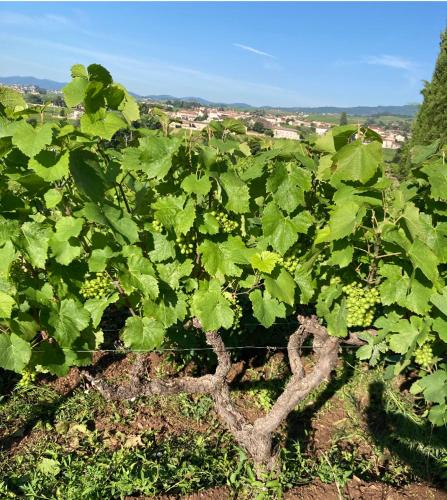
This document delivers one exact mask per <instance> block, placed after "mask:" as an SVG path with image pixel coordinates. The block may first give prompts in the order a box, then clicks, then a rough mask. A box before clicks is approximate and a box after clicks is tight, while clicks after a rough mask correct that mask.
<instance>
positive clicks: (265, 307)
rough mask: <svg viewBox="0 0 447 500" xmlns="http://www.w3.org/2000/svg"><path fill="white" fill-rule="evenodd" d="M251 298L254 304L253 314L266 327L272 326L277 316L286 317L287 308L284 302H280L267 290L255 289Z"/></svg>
mask: <svg viewBox="0 0 447 500" xmlns="http://www.w3.org/2000/svg"><path fill="white" fill-rule="evenodd" d="M249 298H250V300H251V303H252V306H253V314H254V316H255V318H256V319H257V320H259V322H260V323H261V325H262V326H264V327H265V328H270V327H271V326H272V325H273V323H274V322H275V319H276V318H285V316H286V308H285V306H284V304H282V303H280V302H278V300H276V299H275V298H273V297H271V296H270V294H269V293H268V292H267V291H265V292H264V294H262V293H261V291H260V290H254V291H253V292H251V293H250V295H249Z"/></svg>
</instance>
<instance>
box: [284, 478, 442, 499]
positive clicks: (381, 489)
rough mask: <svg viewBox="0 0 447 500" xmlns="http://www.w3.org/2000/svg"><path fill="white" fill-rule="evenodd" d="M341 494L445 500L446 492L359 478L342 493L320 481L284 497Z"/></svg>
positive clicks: (359, 497)
mask: <svg viewBox="0 0 447 500" xmlns="http://www.w3.org/2000/svg"><path fill="white" fill-rule="evenodd" d="M340 493H341V494H342V495H344V497H345V498H348V499H349V500H400V499H405V500H407V499H408V500H410V499H414V500H445V499H447V493H446V492H445V491H441V490H438V489H436V488H432V487H430V486H427V485H425V484H417V483H415V484H410V485H407V486H404V487H402V488H394V487H392V486H389V485H386V484H383V483H367V482H365V481H362V480H360V479H358V478H354V479H352V480H351V481H350V482H349V483H348V484H347V486H346V487H345V488H344V490H343V489H341V490H340V491H339V490H338V489H337V486H336V485H335V484H326V483H323V482H321V481H319V480H317V481H314V482H312V483H311V484H308V485H306V486H301V487H298V488H293V489H292V490H290V491H288V492H287V493H286V494H285V495H284V499H285V500H291V499H295V498H299V499H302V500H321V499H323V498H324V500H340Z"/></svg>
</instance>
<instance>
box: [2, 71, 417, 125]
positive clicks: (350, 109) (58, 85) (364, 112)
mask: <svg viewBox="0 0 447 500" xmlns="http://www.w3.org/2000/svg"><path fill="white" fill-rule="evenodd" d="M2 83H3V84H5V85H12V84H19V85H36V86H37V87H39V88H42V89H45V90H50V91H51V90H61V89H62V88H63V87H64V86H65V85H66V83H64V82H56V81H54V80H49V79H45V78H36V77H34V76H0V84H2ZM132 95H134V96H135V97H136V98H138V99H152V100H154V101H169V100H174V101H186V102H197V103H199V104H202V105H203V106H214V107H226V108H238V109H247V110H255V109H263V110H272V111H273V110H277V111H285V112H293V113H299V112H302V113H317V114H321V113H323V114H324V113H328V114H338V113H343V112H345V113H347V114H350V115H358V116H374V115H387V114H389V115H401V116H410V117H411V116H415V114H416V113H417V111H418V109H419V104H404V105H400V106H396V105H380V106H315V107H312V106H253V105H251V104H246V103H242V102H236V103H223V102H213V101H209V100H207V99H204V98H203V97H175V96H172V95H169V94H150V95H146V96H140V95H137V94H133V93H132Z"/></svg>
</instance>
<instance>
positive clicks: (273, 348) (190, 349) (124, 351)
mask: <svg viewBox="0 0 447 500" xmlns="http://www.w3.org/2000/svg"><path fill="white" fill-rule="evenodd" d="M339 347H340V348H341V349H357V348H359V347H361V346H357V345H349V344H347V345H341V346H339ZM287 348H288V347H287V346H270V345H267V346H259V345H243V346H230V347H225V348H224V349H222V351H238V350H244V349H251V350H254V349H263V350H266V351H280V350H285V349H287ZM60 349H61V350H62V351H70V352H76V353H80V354H81V353H95V352H105V353H119V354H130V353H140V354H141V353H149V352H156V353H162V352H199V351H215V349H214V348H213V347H176V348H170V347H167V348H158V349H70V348H69V347H61V348H60ZM301 349H307V350H309V349H313V347H312V346H310V345H308V346H306V345H304V346H301V347H300V350H301ZM7 350H8V349H7V348H6V349H0V351H7ZM33 352H37V353H45V351H38V350H33Z"/></svg>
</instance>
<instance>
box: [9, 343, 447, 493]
mask: <svg viewBox="0 0 447 500" xmlns="http://www.w3.org/2000/svg"><path fill="white" fill-rule="evenodd" d="M146 358H147V372H148V375H149V376H151V377H158V376H160V372H162V373H163V374H166V375H171V376H172V375H174V376H182V375H184V374H188V375H190V374H192V373H193V372H195V371H196V367H194V366H192V365H188V366H186V367H185V368H184V369H183V370H182V371H181V372H180V373H176V372H175V369H174V368H172V366H171V368H170V367H169V364H168V363H166V360H165V358H164V357H163V356H160V355H158V354H156V353H151V354H149V355H147V356H146ZM272 358H273V359H272ZM272 358H271V359H270V360H269V363H267V364H266V365H265V366H263V367H259V366H256V367H254V368H251V375H249V372H248V371H247V368H248V367H250V366H255V365H256V364H255V363H253V362H246V361H241V362H239V363H235V364H234V365H233V367H232V369H231V371H230V374H229V377H228V379H229V380H231V381H232V382H233V385H234V386H235V387H236V388H238V387H239V388H240V387H243V386H244V385H245V384H246V385H247V386H248V387H249V386H250V384H256V383H259V382H260V381H261V382H262V381H263V380H264V381H265V380H266V379H269V378H275V377H278V376H280V375H284V369H283V366H284V355H283V354H282V353H280V354H275V355H274V356H272ZM135 359H136V356H135V355H132V354H130V355H128V356H123V355H116V354H113V355H112V354H107V353H97V354H95V358H94V365H93V366H92V367H90V368H88V370H89V371H90V373H93V374H95V375H98V376H101V377H103V378H104V379H105V380H107V381H109V382H111V383H126V380H127V379H128V376H129V372H130V371H131V370H132V366H133V364H134V363H135ZM41 383H45V384H47V385H48V386H50V387H52V388H53V389H55V390H56V391H57V392H58V393H59V394H60V395H62V396H68V395H70V394H71V393H72V392H73V391H74V389H75V388H76V387H78V386H79V385H80V384H84V383H85V381H84V379H83V377H82V373H81V370H80V369H78V368H72V369H71V370H70V372H69V373H68V374H67V375H66V376H65V377H60V378H50V377H48V378H43V379H42V380H41ZM86 387H88V386H86ZM248 400H249V398H247V397H246V395H244V393H243V391H240V392H239V395H237V396H236V402H237V404H239V405H241V411H242V412H243V413H244V414H245V415H246V417H247V418H248V419H249V420H254V419H255V418H257V417H259V416H261V415H263V413H264V412H263V411H262V410H260V409H259V408H257V407H256V406H255V405H253V402H251V403H250V402H249V401H248ZM368 402H369V401H368V397H367V395H365V396H364V397H360V399H359V410H360V411H362V410H364V409H365V408H366V407H367V405H368ZM160 404H161V403H159V402H158V401H157V400H155V401H153V402H151V404H140V405H139V406H138V409H137V411H136V412H135V415H134V417H133V419H132V420H131V421H130V422H128V423H126V425H122V424H119V423H117V422H113V421H111V420H110V418H109V416H108V415H107V412H106V411H105V412H104V414H98V415H95V416H92V417H93V419H94V421H93V425H94V427H95V428H96V429H97V430H98V431H100V432H102V433H103V436H104V438H105V441H107V444H106V446H107V447H108V448H110V449H111V450H114V449H118V448H119V447H120V446H122V445H123V442H125V444H124V446H127V443H129V446H134V445H138V442H139V440H140V435H141V433H142V432H143V431H148V430H155V431H157V434H160V435H163V434H165V433H166V434H170V435H180V434H182V433H185V432H191V431H195V432H198V433H204V432H207V431H209V428H210V426H209V423H210V419H209V418H207V419H203V420H201V421H196V420H193V419H191V418H188V417H186V416H182V415H179V413H178V412H175V413H174V412H172V413H171V412H166V411H160V409H161V407H160ZM117 405H118V408H119V411H120V412H121V411H122V412H125V411H127V410H126V408H125V406H124V404H123V405H121V403H117ZM317 410H320V408H317V407H316V402H315V401H310V402H308V404H307V405H306V407H305V408H304V410H303V411H301V412H297V413H296V414H295V415H292V416H291V421H290V422H288V424H289V430H290V428H292V430H293V427H295V428H300V429H301V431H298V434H299V432H302V429H303V428H306V427H307V430H308V431H309V432H308V433H307V436H306V437H305V440H307V442H306V446H307V453H310V454H311V455H314V456H319V455H320V454H321V453H323V452H326V451H328V450H329V449H330V447H331V446H332V445H333V443H334V439H336V435H337V432H338V431H339V429H340V428H342V427H343V425H345V423H346V421H347V420H349V416H348V415H347V414H346V410H345V406H344V403H343V401H341V400H340V399H338V398H337V397H336V396H334V397H331V399H330V405H328V406H327V407H325V408H324V410H323V411H318V413H317V414H316V415H315V411H317ZM211 412H212V410H211ZM294 419H295V420H294ZM293 432H295V431H294V430H293ZM298 437H299V438H300V439H303V436H299V435H298ZM41 438H42V436H41V431H39V430H35V431H33V432H32V433H30V434H28V435H27V434H25V435H24V436H18V437H16V436H14V438H12V439H11V441H13V442H14V443H13V444H12V446H11V447H10V449H9V453H11V454H14V453H15V452H17V451H18V450H19V449H20V448H22V447H26V446H27V445H30V444H31V443H32V442H34V441H36V440H37V441H38V440H39V439H41ZM56 439H58V438H57V437H56ZM337 445H338V446H340V447H343V446H344V443H343V442H337ZM346 445H347V446H349V443H346ZM351 445H352V443H351ZM356 446H357V444H356ZM359 446H360V447H361V448H357V449H358V451H360V455H362V456H364V457H371V459H372V458H373V450H372V448H370V447H369V446H368V444H367V443H365V442H362V443H360V444H359ZM126 498H128V499H129V500H131V499H133V498H137V497H126ZM138 498H139V499H143V498H145V497H138ZM157 498H159V499H160V500H171V499H174V498H184V499H188V500H195V499H210V500H219V499H230V498H234V494H233V493H232V492H231V491H230V490H229V489H228V488H227V487H217V488H213V489H210V490H205V491H199V492H197V493H195V494H193V495H188V496H183V497H179V496H169V495H167V496H166V495H165V496H158V497H157ZM284 498H285V499H294V498H299V499H304V500H320V499H324V500H332V499H334V500H339V499H340V498H348V499H353V500H369V499H370V500H376V499H386V500H395V499H415V500H416V499H418V500H419V499H420V500H425V499H427V500H428V499H433V500H437V499H439V500H441V499H445V500H447V493H446V492H445V491H442V490H440V489H436V488H434V487H432V486H430V485H428V484H424V483H414V484H409V485H406V486H403V487H402V488H395V487H392V486H390V485H387V484H384V483H380V482H366V481H363V480H361V479H359V478H357V477H355V476H354V478H353V479H351V480H350V481H349V482H348V483H347V485H346V487H345V488H344V489H342V490H341V491H340V490H339V489H338V488H337V485H336V484H326V483H323V482H321V481H320V480H316V481H313V482H312V483H310V484H307V485H304V486H301V487H295V488H293V489H292V490H290V491H288V492H286V493H285V496H284Z"/></svg>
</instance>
